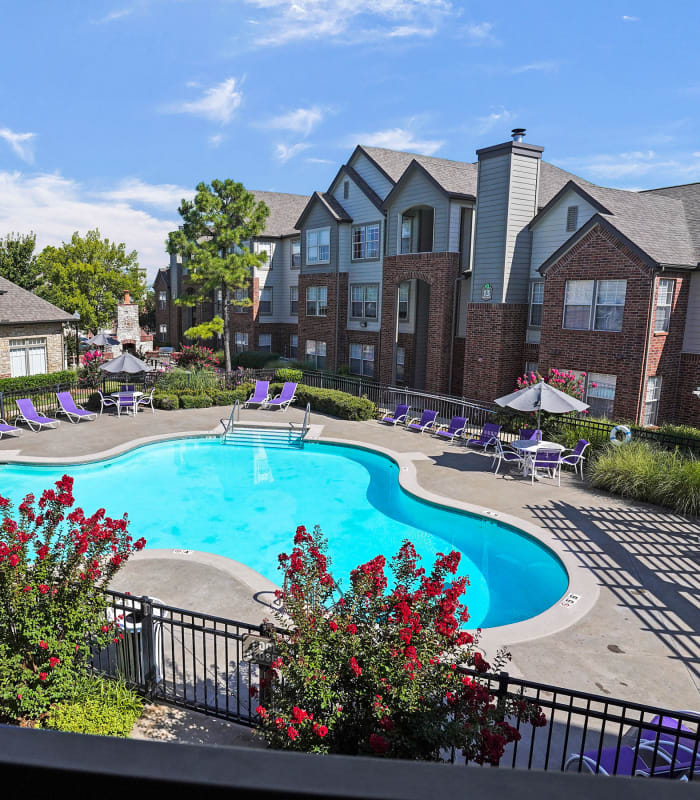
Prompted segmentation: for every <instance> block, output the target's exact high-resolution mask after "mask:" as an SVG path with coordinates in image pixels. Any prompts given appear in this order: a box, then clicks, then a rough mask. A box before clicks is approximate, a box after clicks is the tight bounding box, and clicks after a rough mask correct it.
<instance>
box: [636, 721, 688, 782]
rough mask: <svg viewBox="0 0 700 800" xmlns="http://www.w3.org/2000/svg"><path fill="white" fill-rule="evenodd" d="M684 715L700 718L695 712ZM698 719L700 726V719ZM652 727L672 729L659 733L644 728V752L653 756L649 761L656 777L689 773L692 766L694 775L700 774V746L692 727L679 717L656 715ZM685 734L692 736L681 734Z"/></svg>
mask: <svg viewBox="0 0 700 800" xmlns="http://www.w3.org/2000/svg"><path fill="white" fill-rule="evenodd" d="M680 713H682V714H688V715H691V714H692V715H693V716H696V714H695V712H680ZM697 719H698V723H699V724H700V716H698V717H697ZM649 725H660V726H662V727H664V728H670V729H671V730H668V731H656V730H652V729H649V728H644V729H643V730H642V732H641V734H640V749H643V750H644V752H646V753H649V755H647V756H646V759H645V760H646V761H647V762H648V763H649V765H650V767H652V774H653V775H673V774H676V773H685V772H688V771H689V770H690V769H691V767H692V769H693V773H694V774H698V775H700V746H699V745H698V744H697V741H696V738H695V734H694V733H693V731H691V730H690V728H688V727H686V726H685V725H683V724H682V723H681V721H680V720H679V719H676V718H675V717H659V716H655V717H654V718H653V719H652V720H651V722H650V723H649ZM684 733H685V734H688V735H687V736H683V735H681V734H684Z"/></svg>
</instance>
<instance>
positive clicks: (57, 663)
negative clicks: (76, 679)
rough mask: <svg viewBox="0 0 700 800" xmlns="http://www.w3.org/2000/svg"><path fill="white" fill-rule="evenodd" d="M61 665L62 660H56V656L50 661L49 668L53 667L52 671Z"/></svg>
mask: <svg viewBox="0 0 700 800" xmlns="http://www.w3.org/2000/svg"><path fill="white" fill-rule="evenodd" d="M60 663H61V659H60V658H56V656H51V658H50V659H49V667H51V669H53V668H54V667H57V666H58V665H59V664H60Z"/></svg>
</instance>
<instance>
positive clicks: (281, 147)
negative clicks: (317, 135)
mask: <svg viewBox="0 0 700 800" xmlns="http://www.w3.org/2000/svg"><path fill="white" fill-rule="evenodd" d="M309 147H311V145H310V144H307V143H306V142H299V143H298V144H277V145H275V158H276V159H277V160H278V161H281V162H282V163H283V164H286V163H287V161H289V159H290V158H294V156H298V155H299V153H302V152H303V151H304V150H308V149H309Z"/></svg>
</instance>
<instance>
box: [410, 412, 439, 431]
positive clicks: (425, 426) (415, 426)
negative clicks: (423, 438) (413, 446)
mask: <svg viewBox="0 0 700 800" xmlns="http://www.w3.org/2000/svg"><path fill="white" fill-rule="evenodd" d="M436 417H437V411H424V412H423V414H422V416H421V418H420V419H418V417H414V418H413V419H412V420H411V421H410V422H408V423H407V425H406V427H407V428H408V429H409V430H411V431H418V433H423V431H427V430H430V429H431V428H432V427H433V426H434V425H435V419H436Z"/></svg>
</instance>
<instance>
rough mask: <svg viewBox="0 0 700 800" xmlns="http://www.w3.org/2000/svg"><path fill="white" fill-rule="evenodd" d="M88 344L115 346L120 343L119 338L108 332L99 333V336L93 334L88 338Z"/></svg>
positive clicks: (92, 345) (93, 345)
mask: <svg viewBox="0 0 700 800" xmlns="http://www.w3.org/2000/svg"><path fill="white" fill-rule="evenodd" d="M88 344H89V345H90V347H105V346H109V347H113V346H114V345H115V344H119V340H118V339H115V338H114V336H110V335H109V334H107V333H98V334H97V336H93V337H92V339H88Z"/></svg>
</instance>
